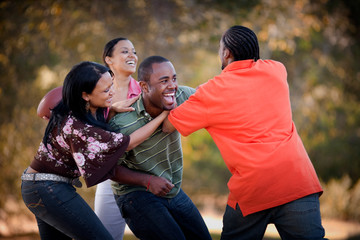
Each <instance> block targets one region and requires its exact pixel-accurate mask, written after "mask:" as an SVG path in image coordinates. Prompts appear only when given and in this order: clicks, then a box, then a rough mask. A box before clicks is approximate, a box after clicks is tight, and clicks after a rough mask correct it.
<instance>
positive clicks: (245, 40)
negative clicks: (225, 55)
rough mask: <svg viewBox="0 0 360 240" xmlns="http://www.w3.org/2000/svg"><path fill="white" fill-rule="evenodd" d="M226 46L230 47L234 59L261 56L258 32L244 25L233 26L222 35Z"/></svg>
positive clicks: (256, 58)
mask: <svg viewBox="0 0 360 240" xmlns="http://www.w3.org/2000/svg"><path fill="white" fill-rule="evenodd" d="M222 41H223V43H224V46H225V47H226V48H227V49H229V51H230V52H231V54H232V55H233V57H234V61H239V60H247V59H254V61H257V60H258V59H259V58H260V53H259V43H258V40H257V37H256V34H255V33H254V32H253V31H252V30H250V29H249V28H247V27H244V26H232V27H231V28H229V29H228V30H227V31H226V32H225V33H224V35H223V36H222Z"/></svg>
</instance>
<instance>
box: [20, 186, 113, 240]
mask: <svg viewBox="0 0 360 240" xmlns="http://www.w3.org/2000/svg"><path fill="white" fill-rule="evenodd" d="M21 194H22V197H23V200H24V202H25V204H26V206H27V207H28V208H29V210H30V211H31V212H32V213H33V214H34V215H35V217H36V220H37V222H38V227H39V233H40V237H41V239H51V240H54V239H55V240H56V239H59V240H60V239H99V240H100V239H101V240H104V239H109V240H110V239H113V238H112V237H111V235H110V233H109V232H108V231H107V230H106V229H105V227H104V226H103V224H102V223H101V221H100V220H99V218H98V217H97V216H96V214H95V213H94V211H93V210H92V209H91V207H90V206H89V205H88V204H87V203H86V202H85V201H84V199H82V198H81V197H80V195H79V194H77V193H76V190H75V188H74V187H73V186H72V185H71V184H68V183H63V182H55V181H22V184H21Z"/></svg>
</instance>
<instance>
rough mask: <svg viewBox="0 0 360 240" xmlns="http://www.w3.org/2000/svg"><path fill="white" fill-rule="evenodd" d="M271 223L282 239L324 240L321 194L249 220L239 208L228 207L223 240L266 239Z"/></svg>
mask: <svg viewBox="0 0 360 240" xmlns="http://www.w3.org/2000/svg"><path fill="white" fill-rule="evenodd" d="M269 223H273V224H274V225H275V227H276V229H277V230H278V232H279V235H280V237H281V239H284V240H287V239H288V240H295V239H304V240H305V239H309V240H310V239H312V240H318V239H324V236H325V230H324V228H323V226H322V224H321V216H320V204H319V194H312V195H309V196H306V197H303V198H300V199H297V200H295V201H293V202H289V203H287V204H284V205H281V206H278V207H274V208H271V209H267V210H264V211H261V212H257V213H253V214H250V215H248V216H246V217H244V216H243V215H242V212H241V210H240V208H239V206H238V205H237V206H236V210H235V209H233V208H231V207H230V206H229V205H227V206H226V210H225V214H224V218H223V224H224V226H223V232H222V234H221V240H240V239H241V240H243V239H249V240H250V239H251V240H256V239H259V240H260V239H263V236H264V234H265V230H266V227H267V225H268V224H269Z"/></svg>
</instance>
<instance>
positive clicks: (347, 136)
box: [0, 0, 360, 209]
mask: <svg viewBox="0 0 360 240" xmlns="http://www.w3.org/2000/svg"><path fill="white" fill-rule="evenodd" d="M359 7H360V2H359V1H341V0H321V1H313V0H291V1H282V2H281V3H279V2H278V1H275V0H256V1H251V0H239V1H230V0H222V1H220V0H204V1H198V0H186V1H178V0H169V1H161V0H147V1H146V0H137V1H130V0H122V1H111V0H93V1H85V0H80V1H75V0H42V1H33V0H21V1H20V0H11V1H10V0H5V1H1V2H0V39H1V41H0V72H1V73H2V74H1V76H0V115H1V118H0V179H1V180H2V181H0V191H1V193H2V195H3V196H7V195H13V196H17V197H20V194H19V187H20V186H19V182H20V180H19V176H20V175H21V172H22V171H23V170H24V168H25V167H26V166H27V165H28V164H29V162H30V161H31V159H32V157H33V155H34V153H35V151H36V149H37V147H38V143H39V142H40V141H41V138H42V134H43V131H44V128H45V125H46V123H45V121H43V120H41V119H39V118H38V117H37V116H36V107H37V105H38V103H39V101H40V99H41V97H42V96H43V95H44V94H45V93H46V92H47V91H48V90H49V89H51V88H53V87H55V86H59V85H61V84H62V81H63V78H64V76H65V74H66V73H67V72H68V70H69V69H70V67H71V66H72V65H74V64H75V63H77V62H79V61H83V60H90V61H98V62H101V54H102V49H103V46H104V45H105V43H106V42H107V41H109V40H110V39H112V38H115V37H120V36H123V37H127V38H129V39H130V40H131V41H132V42H133V43H134V45H135V47H136V50H137V52H138V55H139V61H141V60H142V59H144V58H145V57H147V56H149V55H162V56H164V57H167V58H168V59H170V60H171V61H172V62H173V63H174V65H175V67H176V70H177V73H178V76H179V81H180V83H181V84H186V85H190V86H192V87H196V86H197V85H199V84H201V83H203V82H205V81H206V80H207V79H209V78H211V77H213V76H215V75H217V74H218V73H220V71H221V70H220V62H219V60H218V57H217V51H218V45H219V40H220V37H221V34H222V33H223V32H224V31H225V30H226V29H227V28H229V27H230V26H232V25H235V24H241V25H245V26H247V27H250V28H252V29H253V30H254V31H255V32H256V33H257V35H258V37H259V41H260V47H261V50H260V54H261V57H262V58H273V59H275V60H279V61H281V62H283V63H284V64H285V65H286V67H287V69H288V79H289V85H290V93H291V101H292V104H293V115H294V120H295V123H296V125H297V128H298V131H299V133H300V135H301V136H302V138H303V140H304V144H305V146H306V148H307V149H308V152H309V155H310V157H311V159H312V161H313V162H314V165H315V168H316V169H317V172H318V173H319V175H320V177H321V178H322V179H323V180H325V181H327V180H329V179H330V178H333V177H338V178H340V177H342V176H343V175H345V174H348V175H349V176H350V177H351V178H352V180H353V181H352V182H356V181H354V180H356V179H358V178H359V174H360V148H359V147H358V146H359V145H360V109H359V107H358V106H359V101H360V73H359V68H358V61H359V56H360V52H359V51H360V47H359V40H360V37H359V34H360V33H359V26H360V24H359V18H358V16H359ZM135 77H136V74H135ZM229 101H231V96H229ZM183 147H184V161H185V165H184V178H185V179H184V188H185V189H186V191H188V192H191V193H192V194H196V193H215V194H226V191H227V188H226V182H227V180H228V178H229V173H228V171H227V169H226V166H225V164H224V163H223V161H222V159H221V156H220V154H219V152H218V150H217V148H216V146H215V145H214V142H213V141H212V139H211V138H210V136H209V135H208V133H207V132H206V131H204V130H202V131H199V132H198V133H195V134H192V135H191V136H189V137H187V138H183ZM83 192H85V191H83ZM90 192H91V191H90ZM5 201H6V198H0V209H1V206H2V205H3V203H4V202H5Z"/></svg>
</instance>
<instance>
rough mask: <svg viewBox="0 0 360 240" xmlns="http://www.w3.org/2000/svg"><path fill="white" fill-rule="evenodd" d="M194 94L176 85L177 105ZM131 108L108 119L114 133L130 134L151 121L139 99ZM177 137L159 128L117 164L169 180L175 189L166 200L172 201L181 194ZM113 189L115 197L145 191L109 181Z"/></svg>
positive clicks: (179, 154) (179, 146) (180, 160)
mask: <svg viewBox="0 0 360 240" xmlns="http://www.w3.org/2000/svg"><path fill="white" fill-rule="evenodd" d="M194 92H195V89H193V88H190V87H186V86H179V87H178V90H177V92H176V102H177V105H180V104H181V103H183V102H184V101H185V100H187V99H188V98H189V97H190V95H191V94H193V93H194ZM132 107H134V108H135V111H132V112H124V113H118V114H116V115H115V116H114V117H113V118H112V119H111V120H110V122H109V124H110V126H111V127H112V128H113V129H115V130H116V131H117V132H121V133H123V134H126V135H130V134H131V133H132V132H134V131H135V130H136V129H138V128H140V127H142V126H144V125H145V124H146V123H148V122H149V121H151V116H150V115H149V114H148V113H147V112H146V111H145V108H144V104H143V99H142V97H140V98H139V99H138V100H137V101H136V102H135V103H134V104H133V105H132ZM180 136H181V135H180V134H179V132H178V131H174V132H172V133H170V134H167V133H164V132H162V130H161V127H159V128H158V129H157V130H156V131H155V132H154V133H153V134H152V135H151V136H150V137H149V138H148V139H147V140H145V141H144V142H143V143H141V144H140V145H138V146H137V147H135V148H134V149H132V150H130V151H128V152H126V153H125V154H124V155H123V156H122V157H121V158H120V160H119V162H118V164H123V165H125V166H127V167H128V168H130V169H133V170H138V171H141V172H146V173H149V174H152V175H155V176H160V177H164V178H166V179H168V180H169V181H170V182H172V183H173V184H174V185H175V187H174V188H173V189H172V190H171V191H170V192H169V193H168V194H167V196H166V197H167V198H172V197H174V196H176V194H177V193H178V192H179V191H180V187H181V181H182V171H183V155H182V149H181V138H180ZM112 189H113V191H114V193H115V194H117V195H123V194H126V193H129V192H133V191H145V190H146V189H145V188H144V187H142V186H134V185H126V184H120V183H117V182H112Z"/></svg>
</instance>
